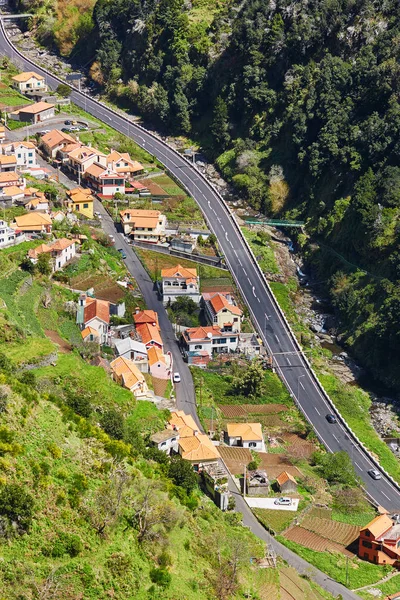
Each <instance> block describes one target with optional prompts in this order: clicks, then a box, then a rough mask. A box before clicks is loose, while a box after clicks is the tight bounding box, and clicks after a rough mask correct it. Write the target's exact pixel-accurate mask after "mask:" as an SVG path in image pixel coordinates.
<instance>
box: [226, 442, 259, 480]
mask: <svg viewBox="0 0 400 600" xmlns="http://www.w3.org/2000/svg"><path fill="white" fill-rule="evenodd" d="M218 451H219V453H220V455H221V456H222V458H223V460H224V461H225V464H226V466H227V467H228V469H229V471H230V472H231V473H232V475H240V474H241V473H243V469H244V467H245V465H246V466H247V465H248V464H249V462H250V461H251V460H252V456H251V452H250V450H248V449H247V448H230V447H228V446H220V447H219V448H218Z"/></svg>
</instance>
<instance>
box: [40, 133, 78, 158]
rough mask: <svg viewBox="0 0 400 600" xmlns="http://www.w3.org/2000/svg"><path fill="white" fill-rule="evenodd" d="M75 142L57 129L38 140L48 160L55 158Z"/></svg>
mask: <svg viewBox="0 0 400 600" xmlns="http://www.w3.org/2000/svg"><path fill="white" fill-rule="evenodd" d="M76 143H77V142H76V140H75V139H74V138H73V137H71V136H70V135H68V133H64V132H63V131H60V130H59V129H53V130H52V131H49V133H45V135H43V136H42V137H41V138H40V142H39V145H40V147H41V148H42V150H43V152H44V153H45V154H46V155H47V156H48V157H49V158H56V156H57V153H58V152H59V151H61V150H63V149H64V148H66V147H67V146H70V147H71V151H72V146H73V145H75V144H76Z"/></svg>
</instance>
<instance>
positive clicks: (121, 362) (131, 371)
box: [110, 356, 144, 389]
mask: <svg viewBox="0 0 400 600" xmlns="http://www.w3.org/2000/svg"><path fill="white" fill-rule="evenodd" d="M110 366H111V369H112V370H113V372H114V373H115V374H116V375H117V377H122V380H123V382H124V385H125V387H127V388H128V389H131V388H132V387H133V386H134V385H136V384H137V383H139V382H140V383H144V376H143V373H141V372H140V371H139V369H138V368H137V366H136V365H135V363H134V362H133V361H131V360H129V359H127V358H123V357H122V356H119V357H118V358H116V359H115V360H113V361H112V362H111V363H110Z"/></svg>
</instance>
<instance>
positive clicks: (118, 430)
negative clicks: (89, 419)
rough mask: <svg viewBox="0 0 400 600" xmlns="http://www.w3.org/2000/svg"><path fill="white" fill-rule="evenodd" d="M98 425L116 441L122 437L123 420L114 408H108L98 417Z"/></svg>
mask: <svg viewBox="0 0 400 600" xmlns="http://www.w3.org/2000/svg"><path fill="white" fill-rule="evenodd" d="M100 425H101V426H102V428H103V429H104V431H105V432H106V433H108V435H110V436H111V437H112V438H114V439H116V440H122V439H123V437H124V426H125V419H124V417H123V416H122V415H121V413H120V412H119V411H118V410H116V409H115V408H109V409H108V410H106V412H105V413H104V414H103V415H102V416H101V417H100Z"/></svg>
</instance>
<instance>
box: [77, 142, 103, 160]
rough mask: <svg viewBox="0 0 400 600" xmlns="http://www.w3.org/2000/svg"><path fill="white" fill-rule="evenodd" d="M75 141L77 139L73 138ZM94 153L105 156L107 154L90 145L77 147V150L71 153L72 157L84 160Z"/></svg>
mask: <svg viewBox="0 0 400 600" xmlns="http://www.w3.org/2000/svg"><path fill="white" fill-rule="evenodd" d="M73 141H75V140H73ZM93 155H95V156H104V157H105V154H103V152H100V151H99V150H96V148H89V146H81V147H80V148H77V149H76V150H72V152H70V153H69V156H70V158H74V159H75V160H80V161H84V160H86V159H87V158H89V157H90V156H93Z"/></svg>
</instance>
